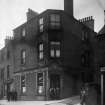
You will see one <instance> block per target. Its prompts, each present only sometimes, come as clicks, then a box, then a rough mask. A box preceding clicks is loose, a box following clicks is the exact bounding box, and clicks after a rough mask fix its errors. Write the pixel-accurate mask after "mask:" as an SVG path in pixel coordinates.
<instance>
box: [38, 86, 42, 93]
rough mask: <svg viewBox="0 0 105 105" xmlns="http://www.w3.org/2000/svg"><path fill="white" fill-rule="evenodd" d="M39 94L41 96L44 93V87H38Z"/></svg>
mask: <svg viewBox="0 0 105 105" xmlns="http://www.w3.org/2000/svg"><path fill="white" fill-rule="evenodd" d="M38 93H39V94H41V93H43V86H38Z"/></svg>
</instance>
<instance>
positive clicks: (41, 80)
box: [37, 73, 44, 86]
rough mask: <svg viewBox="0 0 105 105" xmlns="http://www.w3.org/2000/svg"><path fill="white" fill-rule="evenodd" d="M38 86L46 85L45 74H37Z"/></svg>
mask: <svg viewBox="0 0 105 105" xmlns="http://www.w3.org/2000/svg"><path fill="white" fill-rule="evenodd" d="M37 84H38V86H43V85H44V77H43V73H38V74H37Z"/></svg>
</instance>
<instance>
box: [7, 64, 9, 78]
mask: <svg viewBox="0 0 105 105" xmlns="http://www.w3.org/2000/svg"><path fill="white" fill-rule="evenodd" d="M9 77H10V65H8V66H7V79H8V78H9Z"/></svg>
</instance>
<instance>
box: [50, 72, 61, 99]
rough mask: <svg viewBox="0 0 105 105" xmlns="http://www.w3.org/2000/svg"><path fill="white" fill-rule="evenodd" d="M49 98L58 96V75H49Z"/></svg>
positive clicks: (57, 97)
mask: <svg viewBox="0 0 105 105" xmlns="http://www.w3.org/2000/svg"><path fill="white" fill-rule="evenodd" d="M50 98H51V99H52V100H55V99H59V98H60V75H58V74H51V75H50Z"/></svg>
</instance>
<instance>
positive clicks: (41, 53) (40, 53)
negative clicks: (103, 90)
mask: <svg viewBox="0 0 105 105" xmlns="http://www.w3.org/2000/svg"><path fill="white" fill-rule="evenodd" d="M39 59H43V43H40V44H39Z"/></svg>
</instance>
